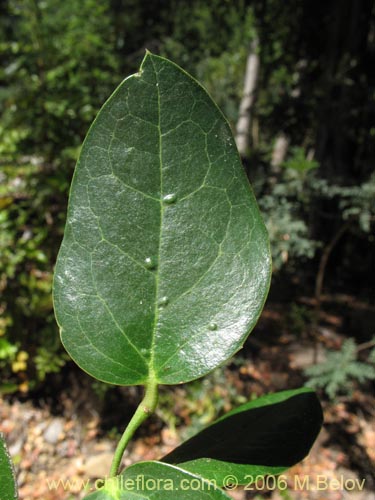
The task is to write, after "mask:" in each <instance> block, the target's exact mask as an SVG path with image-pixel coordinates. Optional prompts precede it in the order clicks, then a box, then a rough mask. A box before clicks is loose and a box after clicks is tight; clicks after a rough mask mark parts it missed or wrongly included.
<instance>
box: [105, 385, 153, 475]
mask: <svg viewBox="0 0 375 500" xmlns="http://www.w3.org/2000/svg"><path fill="white" fill-rule="evenodd" d="M157 402H158V385H157V383H156V382H155V381H153V380H152V381H149V382H148V384H147V385H146V388H145V395H144V398H143V399H142V401H141V403H140V405H139V406H138V408H137V410H136V412H135V413H134V415H133V417H132V418H131V420H130V422H129V424H128V426H127V427H126V429H125V431H124V434H123V435H122V437H121V439H120V441H119V443H118V445H117V448H116V451H115V454H114V457H113V460H112V465H111V470H110V472H109V475H110V477H114V476H116V475H117V474H118V473H119V468H120V464H121V459H122V456H123V454H124V451H125V448H126V446H127V444H128V443H129V441H130V440H131V438H132V437H133V435H134V433H135V431H136V430H137V429H138V427H139V426H140V425H141V424H142V422H144V421H145V420H146V419H147V418H148V417H149V416H150V415H151V414H152V413H153V412H154V411H155V408H156V405H157Z"/></svg>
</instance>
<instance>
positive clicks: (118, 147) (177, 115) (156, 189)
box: [54, 53, 270, 385]
mask: <svg viewBox="0 0 375 500" xmlns="http://www.w3.org/2000/svg"><path fill="white" fill-rule="evenodd" d="M269 279H270V255H269V244H268V237H267V234H266V230H265V227H264V225H263V222H262V220H261V217H260V214H259V211H258V208H257V205H256V201H255V199H254V196H253V194H252V191H251V189H250V186H249V184H248V181H247V178H246V175H245V173H244V171H243V168H242V165H241V162H240V159H239V156H238V153H237V150H236V147H235V144H234V140H233V137H232V134H231V131H230V128H229V126H228V123H227V122H226V120H225V118H224V117H223V115H222V114H221V112H220V111H219V109H218V108H217V107H216V105H215V104H214V103H213V101H212V100H211V98H210V97H209V96H208V94H207V93H206V91H205V90H204V89H203V88H202V87H201V86H200V85H199V84H198V83H197V82H196V81H195V80H194V79H193V78H192V77H190V76H189V75H188V74H187V73H185V72H184V71H183V70H182V69H180V68H179V67H178V66H176V65H175V64H173V63H172V62H170V61H168V60H166V59H163V58H161V57H157V56H154V55H152V54H150V53H148V54H147V55H146V57H145V59H144V61H143V63H142V66H141V69H140V72H139V73H138V74H135V75H133V76H131V77H129V78H127V79H126V80H125V81H124V82H123V83H122V84H121V85H120V86H119V87H118V88H117V90H116V91H115V92H114V94H113V95H112V96H111V97H110V99H109V100H108V101H107V102H106V104H105V105H104V106H103V108H102V110H101V111H100V113H99V114H98V116H97V118H96V120H95V121H94V123H93V125H92V127H91V128H90V131H89V133H88V135H87V137H86V139H85V142H84V144H83V147H82V152H81V155H80V158H79V161H78V163H77V167H76V170H75V174H74V178H73V182H72V186H71V193H70V199H69V209H68V218H67V224H66V229H65V234H64V240H63V243H62V246H61V249H60V253H59V256H58V260H57V264H56V272H55V280H54V304H55V312H56V317H57V321H58V323H59V325H60V328H61V338H62V341H63V344H64V346H65V347H66V349H67V351H68V352H69V354H70V355H71V356H72V358H73V359H74V360H75V361H76V362H77V363H78V365H80V366H81V368H83V369H84V370H86V371H87V372H88V373H90V374H91V375H93V376H94V377H97V378H99V379H101V380H104V381H107V382H110V383H115V384H124V385H126V384H144V383H147V381H148V380H154V381H156V382H160V383H165V384H173V383H177V382H185V381H188V380H192V379H195V378H198V377H200V376H202V375H204V374H206V373H208V372H209V371H210V370H212V369H213V368H215V367H216V366H217V365H219V364H221V363H223V362H224V361H225V360H227V359H228V358H229V357H230V356H232V355H233V354H234V353H235V352H236V351H238V350H239V349H240V348H241V347H242V345H243V342H244V341H245V339H246V337H247V335H248V333H249V332H250V330H251V329H252V327H253V326H254V324H255V322H256V320H257V318H258V316H259V314H260V312H261V309H262V307H263V303H264V301H265V298H266V295H267V292H268V287H269Z"/></svg>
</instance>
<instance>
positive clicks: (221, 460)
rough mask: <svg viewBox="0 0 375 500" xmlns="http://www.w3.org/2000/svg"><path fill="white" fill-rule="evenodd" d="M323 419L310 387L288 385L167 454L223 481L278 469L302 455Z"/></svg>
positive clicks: (171, 459)
mask: <svg viewBox="0 0 375 500" xmlns="http://www.w3.org/2000/svg"><path fill="white" fill-rule="evenodd" d="M322 422H323V415H322V409H321V406H320V403H319V401H318V398H317V397H316V394H315V393H314V392H313V391H311V389H307V388H302V389H297V390H292V391H283V392H279V393H276V394H270V395H268V396H264V397H261V398H259V399H256V400H254V401H250V402H249V403H246V404H244V405H242V406H240V407H239V408H236V409H235V410H233V411H231V412H230V413H228V414H227V415H225V416H224V417H222V418H220V419H219V420H217V421H216V422H215V423H213V424H212V425H210V426H209V427H208V428H207V429H204V430H203V431H201V432H199V433H198V434H197V435H195V436H193V437H192V438H191V439H189V440H188V441H186V442H185V443H183V444H182V445H181V446H179V447H178V448H176V449H175V450H173V451H172V452H171V453H169V454H168V455H166V456H165V457H164V458H162V461H163V462H166V463H171V464H178V466H179V467H181V468H182V469H184V470H189V471H191V472H192V473H194V474H198V475H200V476H203V477H206V478H207V479H209V480H211V481H212V480H215V481H216V484H218V485H223V484H224V483H225V478H226V477H227V476H228V475H233V476H235V477H236V480H237V481H238V483H239V484H247V483H249V481H250V476H253V477H256V476H259V475H266V474H279V473H280V472H282V471H284V470H286V469H287V468H289V467H290V466H292V465H294V464H296V463H297V462H299V461H300V460H302V459H303V458H304V457H305V456H306V455H307V454H308V453H309V450H310V448H311V446H312V445H313V443H314V441H315V439H316V437H317V435H318V433H319V431H320V428H321V426H322Z"/></svg>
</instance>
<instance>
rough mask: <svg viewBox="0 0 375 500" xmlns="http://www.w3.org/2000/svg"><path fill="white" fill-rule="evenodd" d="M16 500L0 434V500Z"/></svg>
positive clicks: (10, 464) (11, 473)
mask: <svg viewBox="0 0 375 500" xmlns="http://www.w3.org/2000/svg"><path fill="white" fill-rule="evenodd" d="M17 498H18V494H17V485H16V480H15V477H14V470H13V464H12V461H11V458H10V456H9V453H8V450H7V447H6V444H5V441H4V437H3V435H2V434H1V433H0V500H15V499H17Z"/></svg>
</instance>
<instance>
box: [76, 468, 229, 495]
mask: <svg viewBox="0 0 375 500" xmlns="http://www.w3.org/2000/svg"><path fill="white" fill-rule="evenodd" d="M97 484H99V486H100V488H101V489H100V491H97V492H95V493H92V494H91V495H89V496H87V497H85V499H86V500H176V499H177V498H178V499H179V500H228V498H229V497H228V496H227V495H226V494H225V493H224V492H223V491H222V490H220V489H218V488H216V487H215V486H214V485H213V484H210V483H209V482H208V481H207V480H205V479H203V478H201V477H198V476H196V475H194V474H191V473H190V472H187V471H184V470H182V469H180V468H178V467H175V466H172V465H169V464H163V463H160V462H139V463H137V464H134V465H131V466H130V467H128V468H127V469H125V471H124V472H123V473H122V474H120V475H119V476H116V477H114V478H112V479H109V480H107V481H106V483H103V485H102V484H100V483H97Z"/></svg>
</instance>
